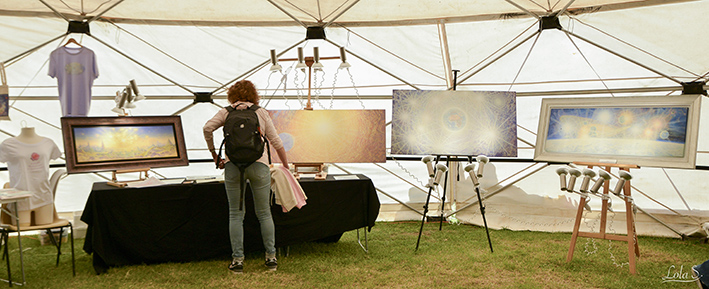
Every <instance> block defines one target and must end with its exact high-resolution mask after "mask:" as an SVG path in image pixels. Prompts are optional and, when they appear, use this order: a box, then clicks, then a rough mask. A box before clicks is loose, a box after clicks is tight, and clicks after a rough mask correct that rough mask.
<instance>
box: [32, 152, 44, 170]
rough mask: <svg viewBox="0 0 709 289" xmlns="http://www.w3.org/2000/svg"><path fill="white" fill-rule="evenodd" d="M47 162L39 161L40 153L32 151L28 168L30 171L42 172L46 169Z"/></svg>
mask: <svg viewBox="0 0 709 289" xmlns="http://www.w3.org/2000/svg"><path fill="white" fill-rule="evenodd" d="M45 166H46V165H45V164H44V163H43V162H40V161H39V153H36V152H32V154H30V162H29V163H28V164H27V169H28V170H29V171H30V172H42V171H45V170H46V168H45Z"/></svg>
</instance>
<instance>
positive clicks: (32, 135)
mask: <svg viewBox="0 0 709 289" xmlns="http://www.w3.org/2000/svg"><path fill="white" fill-rule="evenodd" d="M15 139H17V140H19V141H21V142H23V143H26V144H35V143H38V142H40V141H41V140H42V137H41V136H39V135H37V133H36V132H35V131H34V127H23V128H22V130H21V131H20V135H18V136H16V137H15Z"/></svg>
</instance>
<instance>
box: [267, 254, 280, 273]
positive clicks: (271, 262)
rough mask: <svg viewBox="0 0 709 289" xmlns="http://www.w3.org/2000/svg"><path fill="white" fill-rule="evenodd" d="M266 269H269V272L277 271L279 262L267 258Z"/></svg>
mask: <svg viewBox="0 0 709 289" xmlns="http://www.w3.org/2000/svg"><path fill="white" fill-rule="evenodd" d="M266 268H268V271H276V268H278V262H277V261H276V258H275V257H274V258H266Z"/></svg>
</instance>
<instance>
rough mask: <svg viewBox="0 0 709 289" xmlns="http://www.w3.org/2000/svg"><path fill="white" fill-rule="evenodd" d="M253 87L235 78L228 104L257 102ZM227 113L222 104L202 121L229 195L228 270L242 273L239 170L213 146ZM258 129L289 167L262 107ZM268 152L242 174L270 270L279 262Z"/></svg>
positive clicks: (236, 107) (240, 107)
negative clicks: (230, 257) (252, 198)
mask: <svg viewBox="0 0 709 289" xmlns="http://www.w3.org/2000/svg"><path fill="white" fill-rule="evenodd" d="M260 98H261V97H260V96H259V94H258V92H257V91H256V87H254V84H253V83H251V81H248V80H241V81H238V82H236V83H235V84H234V85H233V86H231V87H230V88H229V90H228V91H227V100H228V101H229V103H230V105H231V107H233V108H235V109H245V107H251V106H252V105H258V103H259V99H260ZM227 115H228V111H227V109H226V108H222V109H221V110H220V111H219V112H217V114H216V115H214V117H212V119H210V120H209V121H207V123H206V124H205V125H204V128H203V132H204V139H205V140H206V141H207V148H209V151H210V152H211V153H212V158H214V162H215V163H216V164H217V165H218V167H219V168H220V169H221V168H223V169H224V170H225V171H224V186H225V188H226V194H227V198H228V199H229V237H230V239H231V250H232V262H231V264H229V270H231V271H232V272H233V273H235V274H238V273H242V272H243V270H244V215H245V209H246V207H245V206H244V207H243V210H242V209H240V208H239V207H240V206H239V202H240V201H241V200H240V198H241V193H240V192H241V184H240V177H241V172H240V171H239V168H238V167H237V166H236V164H234V163H232V162H230V161H229V160H228V159H226V160H224V159H220V157H219V156H218V155H217V153H216V151H215V149H214V136H213V132H214V131H215V130H217V129H218V128H220V127H222V126H224V123H225V121H226V118H227ZM256 115H257V116H258V121H259V125H260V127H261V131H262V132H263V133H264V135H265V136H266V138H267V139H268V141H269V143H270V144H271V146H273V148H274V149H276V153H277V154H278V157H279V158H280V160H281V161H282V162H283V166H284V167H286V168H288V159H287V158H286V150H285V149H284V148H283V142H282V141H281V138H280V137H279V136H278V132H277V131H276V128H275V127H274V126H273V121H272V120H271V117H270V116H269V115H268V111H266V109H264V108H258V109H257V110H256ZM268 161H269V160H268V155H267V153H266V150H264V153H263V155H262V156H261V158H260V159H258V160H257V161H256V162H254V163H252V164H251V165H249V166H248V167H246V169H245V170H244V178H245V179H247V180H249V182H250V183H251V190H252V192H253V197H254V211H255V213H256V217H257V218H258V221H259V224H260V225H261V237H262V239H263V246H264V248H265V249H266V267H267V268H268V270H270V271H275V270H276V268H277V266H278V264H277V262H276V247H275V244H276V234H275V226H274V224H273V218H272V217H271V208H270V205H269V195H270V192H271V190H270V186H271V172H270V169H269V167H268Z"/></svg>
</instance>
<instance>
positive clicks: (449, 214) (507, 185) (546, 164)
mask: <svg viewBox="0 0 709 289" xmlns="http://www.w3.org/2000/svg"><path fill="white" fill-rule="evenodd" d="M548 166H549V163H545V164H544V165H543V166H541V167H540V168H537V169H535V170H534V171H532V172H530V173H528V174H526V175H524V176H522V177H520V178H519V179H517V180H515V181H513V182H511V183H509V184H506V185H504V186H503V187H501V188H499V189H497V190H495V191H494V192H492V193H489V194H487V195H485V196H484V197H482V199H481V201H482V200H487V199H489V198H490V197H492V196H494V195H497V194H498V193H500V192H502V191H503V190H505V189H507V188H509V187H510V186H512V185H514V184H516V183H517V182H519V181H521V180H523V179H525V178H527V177H529V176H531V175H533V174H535V173H537V172H538V171H540V170H542V169H543V168H546V167H548ZM477 203H478V201H473V202H472V203H470V204H467V205H465V206H463V207H462V208H460V209H457V210H455V211H453V212H450V213H448V215H446V217H449V216H451V215H454V214H456V213H458V212H460V211H462V210H465V209H466V208H468V207H470V206H473V205H475V204H477Z"/></svg>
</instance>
